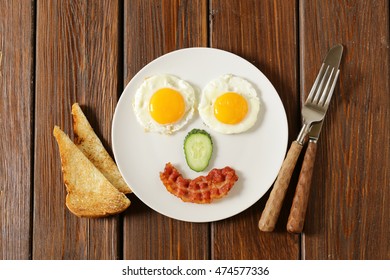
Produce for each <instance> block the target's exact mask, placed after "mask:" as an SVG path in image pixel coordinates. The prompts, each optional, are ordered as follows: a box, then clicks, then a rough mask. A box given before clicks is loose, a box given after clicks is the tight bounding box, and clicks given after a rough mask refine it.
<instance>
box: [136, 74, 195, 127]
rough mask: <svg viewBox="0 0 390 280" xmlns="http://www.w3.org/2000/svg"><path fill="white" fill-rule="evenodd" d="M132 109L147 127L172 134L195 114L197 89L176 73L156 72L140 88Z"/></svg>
mask: <svg viewBox="0 0 390 280" xmlns="http://www.w3.org/2000/svg"><path fill="white" fill-rule="evenodd" d="M133 109H134V112H135V115H136V117H137V121H138V122H139V123H140V124H141V125H142V126H143V127H144V129H145V131H152V132H159V133H164V134H171V133H172V132H175V131H177V130H179V129H181V128H182V127H183V126H184V125H185V124H187V123H188V121H189V120H190V119H191V118H192V116H193V114H194V110H195V91H194V89H193V87H192V86H191V85H190V84H189V83H188V82H186V81H184V80H181V79H179V78H177V77H175V76H172V75H168V74H161V75H154V76H151V77H149V78H147V79H145V80H144V81H143V83H142V84H141V86H140V87H139V88H138V89H137V91H136V93H135V97H134V100H133Z"/></svg>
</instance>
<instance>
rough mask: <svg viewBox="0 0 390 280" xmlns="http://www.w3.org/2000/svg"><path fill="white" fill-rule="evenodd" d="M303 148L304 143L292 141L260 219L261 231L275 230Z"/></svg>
mask: <svg viewBox="0 0 390 280" xmlns="http://www.w3.org/2000/svg"><path fill="white" fill-rule="evenodd" d="M301 150H302V145H300V144H298V142H297V141H294V142H292V144H291V147H290V149H289V151H288V153H287V156H286V158H285V159H284V161H283V164H282V167H281V168H280V171H279V174H278V177H277V179H276V181H275V184H274V187H273V189H272V191H271V194H270V196H269V198H268V201H267V203H266V205H265V208H264V210H263V213H262V214H261V218H260V220H259V229H260V230H261V231H267V232H269V231H273V230H274V228H275V224H276V221H277V220H278V217H279V214H280V209H281V208H282V204H283V200H284V197H285V195H286V191H287V188H288V185H289V183H290V179H291V176H292V173H293V171H294V167H295V164H296V163H297V160H298V157H299V154H300V153H301Z"/></svg>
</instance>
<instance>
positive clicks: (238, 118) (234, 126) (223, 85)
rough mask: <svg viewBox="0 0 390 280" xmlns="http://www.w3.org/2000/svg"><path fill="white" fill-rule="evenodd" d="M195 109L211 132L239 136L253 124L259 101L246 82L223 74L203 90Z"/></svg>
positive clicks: (251, 87)
mask: <svg viewBox="0 0 390 280" xmlns="http://www.w3.org/2000/svg"><path fill="white" fill-rule="evenodd" d="M198 110H199V114H200V117H201V118H202V120H203V122H204V123H205V124H206V125H207V126H208V127H210V128H211V129H213V130H215V131H217V132H220V133H224V134H233V133H241V132H244V131H246V130H248V129H250V128H251V127H252V126H253V125H254V124H255V123H256V120H257V116H258V113H259V110H260V101H259V98H258V97H257V93H256V90H255V89H254V88H253V86H252V85H251V84H250V83H249V82H248V81H246V80H244V79H242V78H240V77H237V76H233V75H223V76H221V77H218V78H216V79H214V80H212V81H211V82H209V83H208V84H207V85H206V86H205V87H204V89H203V92H202V97H201V100H200V103H199V107H198Z"/></svg>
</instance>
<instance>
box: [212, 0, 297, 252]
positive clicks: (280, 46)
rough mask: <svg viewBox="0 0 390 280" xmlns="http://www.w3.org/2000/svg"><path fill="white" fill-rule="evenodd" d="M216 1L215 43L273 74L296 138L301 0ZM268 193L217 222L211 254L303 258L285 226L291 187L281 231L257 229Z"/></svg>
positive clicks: (281, 222) (291, 134)
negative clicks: (246, 207)
mask: <svg viewBox="0 0 390 280" xmlns="http://www.w3.org/2000/svg"><path fill="white" fill-rule="evenodd" d="M211 4H212V5H211V10H210V13H211V18H212V22H211V30H210V36H211V46H212V47H216V48H221V49H225V50H228V51H231V52H233V53H236V54H238V55H240V56H241V57H243V58H245V59H247V60H248V61H250V62H252V63H253V64H254V65H255V66H257V67H258V68H259V69H260V70H261V71H262V72H263V73H264V74H265V75H266V76H267V77H268V78H269V79H270V81H271V82H272V84H273V85H274V86H275V88H276V90H277V91H278V93H279V95H280V98H281V99H282V102H283V104H284V106H285V109H286V113H287V118H288V122H289V135H290V142H291V141H292V140H293V139H294V138H295V137H296V136H297V135H298V130H299V124H300V115H299V111H298V110H297V107H298V104H299V93H298V83H297V75H298V73H297V63H298V59H297V47H296V44H297V42H296V40H297V38H296V37H297V34H296V29H295V27H296V25H297V19H296V16H297V11H296V2H295V1H254V0H253V1H239V0H230V1H222V0H214V1H212V2H211ZM294 177H296V176H294ZM268 195H269V193H268V194H267V195H266V196H264V197H263V198H262V199H261V200H260V201H259V202H258V203H256V204H255V205H254V206H252V207H250V208H249V209H248V210H247V211H244V212H243V213H241V214H239V215H237V216H235V217H232V218H230V219H227V220H224V221H221V222H217V223H214V224H213V226H212V240H213V243H212V258H214V259H297V258H299V253H300V250H299V237H298V236H294V235H290V234H288V233H287V232H286V229H285V227H286V220H287V218H286V217H287V215H288V211H289V209H288V208H289V205H291V195H292V193H291V192H289V193H288V194H287V198H286V201H285V203H284V207H283V209H282V213H281V217H280V218H279V221H278V223H277V226H276V227H277V228H276V231H275V232H274V233H263V232H260V231H259V229H258V226H257V225H258V220H259V218H260V215H261V212H262V210H263V209H264V205H265V202H266V200H267V198H268Z"/></svg>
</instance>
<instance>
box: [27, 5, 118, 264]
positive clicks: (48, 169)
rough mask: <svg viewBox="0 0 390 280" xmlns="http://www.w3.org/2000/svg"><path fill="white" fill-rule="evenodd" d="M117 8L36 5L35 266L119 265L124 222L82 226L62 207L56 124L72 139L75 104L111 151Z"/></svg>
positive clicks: (82, 221)
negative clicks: (64, 262)
mask: <svg viewBox="0 0 390 280" xmlns="http://www.w3.org/2000/svg"><path fill="white" fill-rule="evenodd" d="M118 27H119V3H118V1H93V2H91V1H87V0H80V1H39V2H38V3H37V47H36V48H37V49H36V51H37V63H36V64H37V65H36V122H35V123H36V135H35V136H36V137H35V143H36V145H35V178H34V231H33V233H34V243H33V258H34V259H117V258H118V257H120V251H119V250H118V247H119V246H121V240H120V239H119V237H118V226H119V224H120V223H119V218H118V217H111V218H105V219H96V220H92V219H80V218H77V217H76V216H74V215H73V214H71V213H70V212H69V211H68V210H67V209H66V207H65V195H66V192H65V186H64V184H63V181H62V174H61V165H60V158H59V153H58V147H57V144H56V142H55V139H54V138H53V136H52V130H53V126H54V125H59V126H60V127H61V128H62V129H63V130H64V131H65V132H66V133H68V134H69V135H70V136H71V137H72V135H73V133H72V118H71V114H70V110H71V105H72V104H73V103H74V102H79V103H80V106H81V108H82V109H83V110H84V112H85V114H86V116H87V118H88V119H89V121H90V122H91V125H92V127H93V128H94V129H95V131H96V133H97V135H98V136H99V137H100V139H101V140H102V142H103V144H104V145H105V146H106V147H107V149H108V150H109V151H111V149H110V148H109V147H110V142H111V137H110V135H111V134H110V133H111V119H112V115H113V112H114V108H115V105H116V101H117V94H118V54H119V44H118V42H119V32H118Z"/></svg>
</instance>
